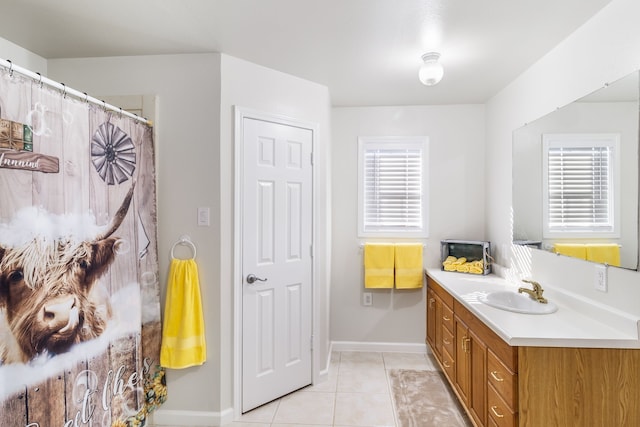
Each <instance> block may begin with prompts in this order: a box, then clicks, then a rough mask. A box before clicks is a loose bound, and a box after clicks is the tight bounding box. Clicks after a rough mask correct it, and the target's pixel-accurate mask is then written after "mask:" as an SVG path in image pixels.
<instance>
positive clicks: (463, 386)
mask: <svg viewBox="0 0 640 427" xmlns="http://www.w3.org/2000/svg"><path fill="white" fill-rule="evenodd" d="M454 325H455V326H454V328H455V332H454V334H455V340H456V348H455V355H453V357H454V360H455V366H456V370H455V387H456V390H457V391H458V394H459V395H460V398H461V399H462V401H463V404H464V405H468V403H469V391H470V387H471V353H470V352H469V344H470V341H471V339H470V338H469V328H468V327H467V325H466V324H465V323H464V322H463V321H462V320H461V319H460V318H458V316H455V317H454Z"/></svg>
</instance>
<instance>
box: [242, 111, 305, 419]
mask: <svg viewBox="0 0 640 427" xmlns="http://www.w3.org/2000/svg"><path fill="white" fill-rule="evenodd" d="M242 127H243V169H244V171H243V184H242V192H243V195H242V204H243V206H242V212H243V216H242V274H243V285H242V286H243V292H242V294H243V296H242V412H246V411H249V410H251V409H253V408H255V407H257V406H259V405H262V404H264V403H266V402H269V401H271V400H274V399H277V398H278V397H280V396H283V395H285V394H287V393H290V392H292V391H294V390H297V389H299V388H301V387H304V386H306V385H308V384H311V319H312V301H311V296H312V292H311V277H312V271H311V270H312V263H311V244H312V165H311V149H312V141H313V139H312V138H313V135H312V131H311V130H309V129H303V128H299V127H294V126H289V125H285V124H280V123H274V122H269V121H263V120H256V119H252V118H246V117H245V118H243V123H242Z"/></svg>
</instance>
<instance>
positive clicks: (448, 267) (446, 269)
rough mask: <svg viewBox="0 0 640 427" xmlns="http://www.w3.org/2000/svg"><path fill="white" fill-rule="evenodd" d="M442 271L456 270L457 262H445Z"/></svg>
mask: <svg viewBox="0 0 640 427" xmlns="http://www.w3.org/2000/svg"><path fill="white" fill-rule="evenodd" d="M444 271H458V265H457V264H445V266H444Z"/></svg>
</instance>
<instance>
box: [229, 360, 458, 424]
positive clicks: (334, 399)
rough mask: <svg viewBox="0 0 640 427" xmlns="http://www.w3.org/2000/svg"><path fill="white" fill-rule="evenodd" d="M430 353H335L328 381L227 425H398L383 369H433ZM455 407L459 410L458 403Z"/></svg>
mask: <svg viewBox="0 0 640 427" xmlns="http://www.w3.org/2000/svg"><path fill="white" fill-rule="evenodd" d="M431 357H432V356H431V355H430V354H418V353H375V352H372V353H370V352H334V353H333V354H332V359H331V365H332V366H331V369H330V371H329V379H328V380H327V381H325V382H323V383H321V384H318V385H315V386H309V387H306V388H303V389H301V390H299V391H296V392H294V393H292V394H289V395H287V396H285V397H282V398H280V399H278V400H276V401H274V402H271V403H268V404H266V405H264V406H261V407H259V408H257V409H254V410H253V411H250V412H248V413H246V414H244V415H242V417H241V418H240V419H239V420H237V421H236V422H234V423H232V424H230V426H232V427H306V426H315V427H329V426H367V427H373V426H394V427H396V426H397V427H401V426H398V424H397V419H396V415H395V414H394V409H393V403H392V398H391V392H390V389H389V381H388V377H387V370H389V369H417V370H436V366H437V365H436V364H435V362H434V361H432V359H431ZM456 410H458V411H461V410H460V408H459V407H456ZM425 427H426V426H425Z"/></svg>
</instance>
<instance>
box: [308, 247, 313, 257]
mask: <svg viewBox="0 0 640 427" xmlns="http://www.w3.org/2000/svg"><path fill="white" fill-rule="evenodd" d="M309 255H311V258H313V245H309Z"/></svg>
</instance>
